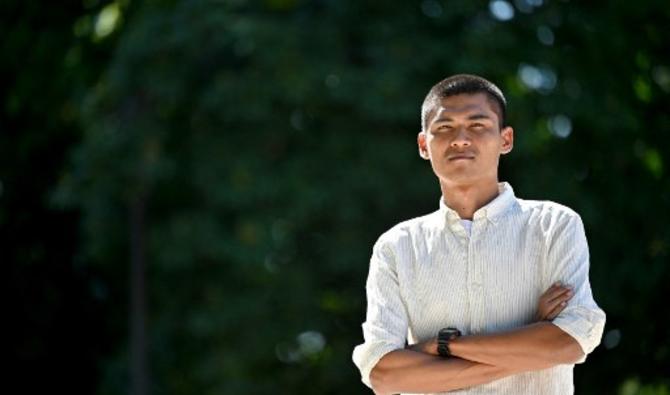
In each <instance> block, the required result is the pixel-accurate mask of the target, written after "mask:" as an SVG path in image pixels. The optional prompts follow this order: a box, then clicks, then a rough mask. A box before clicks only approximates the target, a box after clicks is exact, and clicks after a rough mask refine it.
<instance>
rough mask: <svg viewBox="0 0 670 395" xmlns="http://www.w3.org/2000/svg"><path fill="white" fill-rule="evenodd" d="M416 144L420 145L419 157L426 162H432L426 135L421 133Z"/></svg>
mask: <svg viewBox="0 0 670 395" xmlns="http://www.w3.org/2000/svg"><path fill="white" fill-rule="evenodd" d="M416 142H417V144H418V145H419V156H420V157H422V158H423V159H425V160H430V156H429V155H428V147H427V146H426V133H425V132H423V131H421V132H419V134H418V135H417V136H416Z"/></svg>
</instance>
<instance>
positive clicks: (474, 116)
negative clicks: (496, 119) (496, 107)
mask: <svg viewBox="0 0 670 395" xmlns="http://www.w3.org/2000/svg"><path fill="white" fill-rule="evenodd" d="M477 119H488V120H493V119H492V118H491V117H490V116H488V115H486V114H483V113H477V114H472V115H470V116H468V118H467V120H469V121H474V120H477ZM452 121H453V118H451V117H449V116H440V117H439V118H438V119H436V120H435V122H433V124H436V123H440V122H452Z"/></svg>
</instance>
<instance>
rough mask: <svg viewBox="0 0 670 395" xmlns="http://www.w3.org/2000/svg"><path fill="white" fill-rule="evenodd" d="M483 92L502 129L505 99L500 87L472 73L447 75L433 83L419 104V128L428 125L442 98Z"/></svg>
mask: <svg viewBox="0 0 670 395" xmlns="http://www.w3.org/2000/svg"><path fill="white" fill-rule="evenodd" d="M463 93H466V94H476V93H484V94H486V95H487V97H488V98H489V101H490V102H491V104H492V107H493V111H495V112H496V114H497V115H498V120H499V123H498V124H499V126H500V129H502V128H503V127H504V126H505V125H506V123H505V122H506V121H505V117H506V109H507V100H506V99H505V96H504V95H503V93H502V91H501V90H500V88H498V87H497V86H496V85H495V84H494V83H493V82H491V81H489V80H487V79H485V78H483V77H480V76H478V75H473V74H456V75H452V76H451V77H447V78H445V79H443V80H442V81H440V82H438V83H437V84H435V85H433V87H432V88H430V91H429V92H428V95H426V98H425V99H424V101H423V104H422V105H421V130H423V131H425V130H426V129H427V127H428V121H429V119H428V118H430V117H431V116H432V115H433V113H434V112H435V108H436V107H438V106H439V105H440V103H441V101H442V99H444V98H446V97H449V96H455V95H460V94H463Z"/></svg>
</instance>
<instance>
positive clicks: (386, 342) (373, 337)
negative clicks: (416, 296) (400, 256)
mask: <svg viewBox="0 0 670 395" xmlns="http://www.w3.org/2000/svg"><path fill="white" fill-rule="evenodd" d="M396 269H397V268H396V260H395V256H394V254H393V252H392V251H391V249H390V248H388V246H384V245H383V244H382V242H381V241H380V240H378V241H377V242H376V243H375V245H374V247H373V251H372V256H371V258H370V269H369V273H368V279H367V283H366V286H365V288H366V293H367V316H366V320H365V322H364V323H363V325H362V327H363V338H364V342H363V343H362V344H360V345H358V346H356V347H355V348H354V351H353V355H352V359H353V361H354V364H356V366H357V367H358V369H359V370H360V372H361V381H363V383H364V384H365V385H367V386H368V387H370V388H372V385H371V383H370V372H371V371H372V369H373V368H374V367H375V365H376V364H377V362H379V360H380V359H381V358H382V357H383V356H384V355H386V354H387V353H389V352H391V351H393V350H398V349H402V348H404V347H405V340H406V338H407V326H408V319H407V309H406V307H405V304H404V302H403V300H402V298H401V295H400V286H399V282H398V273H397V270H396Z"/></svg>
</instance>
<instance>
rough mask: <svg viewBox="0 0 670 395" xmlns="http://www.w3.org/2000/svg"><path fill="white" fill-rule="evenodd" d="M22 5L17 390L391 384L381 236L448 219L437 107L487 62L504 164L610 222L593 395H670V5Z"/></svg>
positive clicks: (13, 102)
mask: <svg viewBox="0 0 670 395" xmlns="http://www.w3.org/2000/svg"><path fill="white" fill-rule="evenodd" d="M0 11H1V17H2V23H0V33H1V36H2V44H1V45H2V61H1V62H0V68H1V69H0V70H1V71H2V72H1V73H0V87H1V88H2V99H3V102H2V108H1V109H0V232H1V234H0V236H1V238H0V240H2V255H1V259H2V262H3V263H4V264H5V265H6V266H5V267H7V268H8V271H7V272H5V274H6V275H7V277H6V282H7V286H6V288H5V289H6V291H7V295H8V297H7V305H8V312H7V314H6V315H5V317H6V318H5V320H4V322H5V326H6V328H7V329H8V335H6V336H7V337H5V339H6V340H7V343H8V348H9V353H8V355H9V358H8V359H9V361H10V363H11V368H10V369H9V370H7V371H6V372H7V376H8V381H6V383H5V386H6V387H8V388H20V393H26V394H27V393H40V391H49V390H51V391H54V390H56V392H58V391H59V390H60V389H63V390H66V391H67V393H71V394H101V395H107V394H126V393H130V394H135V395H148V394H153V395H158V394H269V393H277V394H316V393H318V394H350V393H351V394H365V393H371V392H370V391H369V390H367V389H366V388H365V387H364V385H363V384H362V383H361V382H360V376H359V373H358V371H357V370H356V369H355V366H354V365H353V363H352V362H351V352H352V349H353V347H354V346H355V345H356V344H358V343H360V342H361V340H362V332H361V327H360V325H361V323H362V321H363V319H364V313H365V290H364V284H365V279H366V276H367V269H368V259H369V257H370V254H371V248H372V244H373V242H374V241H375V240H376V238H377V237H378V236H379V235H380V234H381V233H382V232H383V231H384V230H386V229H388V228H389V227H390V226H392V225H394V224H395V223H397V222H399V221H401V220H404V219H408V218H411V217H415V216H418V215H423V214H426V213H429V212H431V211H434V210H436V209H437V207H438V198H439V196H440V191H439V187H438V183H437V179H436V178H435V176H434V174H433V173H432V171H431V168H430V165H429V163H428V162H425V161H424V160H422V159H420V157H419V156H418V151H417V147H416V134H417V133H418V131H419V128H420V122H419V121H420V114H419V109H420V105H421V102H422V100H423V98H424V96H425V94H426V93H427V91H428V89H429V88H430V87H431V86H432V85H433V84H434V83H435V82H437V81H438V80H440V79H442V78H444V77H446V76H448V75H450V74H454V73H459V72H469V73H477V74H481V75H482V76H484V77H487V78H489V79H491V80H492V81H494V82H496V83H498V84H499V86H500V87H501V88H502V89H503V91H504V92H505V93H506V95H507V98H508V101H509V110H508V112H509V121H510V123H511V125H512V126H514V128H515V131H516V133H515V147H514V150H513V152H512V153H511V154H510V155H507V156H504V157H503V158H502V160H501V168H500V180H501V181H502V180H504V181H509V182H510V183H511V184H512V185H513V187H514V189H515V192H516V194H517V195H518V196H519V197H521V198H527V199H549V200H554V201H557V202H560V203H562V204H565V205H568V206H570V207H572V208H573V209H575V210H576V211H577V212H578V213H580V214H581V216H582V219H583V220H584V224H585V227H586V233H587V237H588V240H589V244H590V249H591V282H592V287H593V292H594V295H595V298H596V300H597V301H598V303H599V304H600V306H601V307H602V308H603V309H604V310H605V311H606V312H607V314H608V315H607V325H606V328H605V333H604V337H603V343H602V344H601V346H600V347H598V349H596V351H595V352H594V353H593V354H592V355H591V356H590V357H589V359H588V361H587V363H586V364H584V365H580V366H577V367H576V370H575V383H576V386H577V394H619V395H635V394H640V395H661V394H669V393H670V382H669V381H670V379H669V378H668V376H669V375H668V370H667V369H668V368H667V367H668V366H670V344H669V343H670V341H669V339H668V333H669V332H668V325H669V324H670V322H669V321H670V318H669V316H668V314H667V311H668V309H667V305H666V303H667V300H668V297H667V292H668V283H669V282H670V279H669V275H668V273H670V270H669V269H668V256H669V253H670V251H669V249H670V230H669V228H668V220H669V219H670V217H669V215H668V206H669V205H670V183H669V182H668V169H666V168H667V167H668V164H669V163H670V149H669V148H670V147H669V142H670V137H668V136H669V134H670V114H669V113H670V112H669V110H670V7H668V4H667V2H666V1H654V0H640V1H634V2H631V1H622V0H615V1H610V2H608V3H607V4H606V5H605V4H604V3H603V5H601V6H596V5H594V4H593V2H582V1H559V0H514V1H511V0H510V1H505V0H493V1H490V2H487V1H468V0H461V1H437V0H424V1H393V2H391V1H386V2H382V1H374V0H357V1H353V0H350V1H337V0H320V1H317V0H314V1H308V0H304V1H299V0H265V1H244V0H230V1H214V0H209V1H205V0H190V1H167V0H165V1H158V0H156V1H130V0H118V1H113V2H109V1H103V0H83V1H61V2H58V4H56V3H54V4H51V3H47V2H42V4H39V3H38V2H31V1H19V0H9V1H4V2H3V3H2V5H1V6H0ZM663 366H666V368H663Z"/></svg>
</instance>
